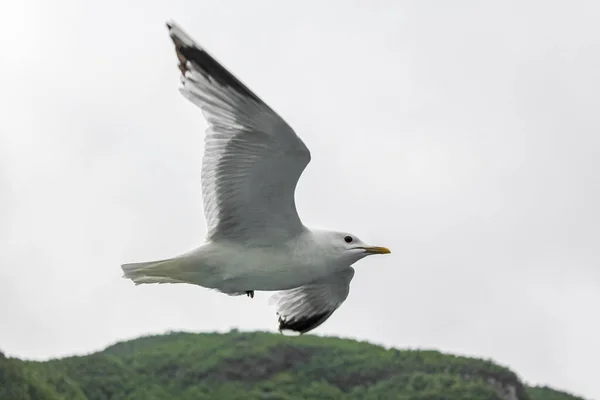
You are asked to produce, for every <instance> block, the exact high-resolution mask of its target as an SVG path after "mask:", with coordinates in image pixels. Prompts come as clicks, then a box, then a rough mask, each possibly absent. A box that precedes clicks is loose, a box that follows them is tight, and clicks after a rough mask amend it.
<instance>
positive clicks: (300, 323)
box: [279, 311, 333, 335]
mask: <svg viewBox="0 0 600 400" xmlns="http://www.w3.org/2000/svg"><path fill="white" fill-rule="evenodd" d="M331 314H333V311H326V312H323V313H319V314H315V315H309V316H306V317H300V318H292V319H289V320H286V319H284V318H282V317H281V316H279V332H282V331H292V332H295V333H299V334H301V335H302V334H304V333H307V332H309V331H312V330H313V329H315V328H317V327H318V326H319V325H321V324H322V323H323V322H325V320H326V319H327V318H329V317H330V316H331Z"/></svg>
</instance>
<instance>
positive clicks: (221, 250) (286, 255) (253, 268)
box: [123, 229, 350, 294]
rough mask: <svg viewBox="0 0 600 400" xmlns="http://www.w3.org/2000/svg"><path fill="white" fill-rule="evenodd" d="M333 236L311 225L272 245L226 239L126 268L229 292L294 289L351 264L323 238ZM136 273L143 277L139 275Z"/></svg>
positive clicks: (155, 279)
mask: <svg viewBox="0 0 600 400" xmlns="http://www.w3.org/2000/svg"><path fill="white" fill-rule="evenodd" d="M327 236H328V232H327V231H318V230H308V229H307V230H306V231H304V232H303V233H302V234H300V235H299V236H298V237H295V238H293V239H289V240H286V241H282V242H278V243H274V244H272V245H252V243H240V242H238V241H232V240H227V239H225V240H219V241H216V242H209V243H206V244H205V245H203V246H201V247H199V248H197V249H195V250H192V251H190V252H188V253H185V254H182V255H180V256H177V257H174V258H171V259H167V260H160V261H158V262H151V263H149V264H148V263H134V264H125V265H124V266H123V267H124V269H125V272H126V274H128V277H129V278H131V279H133V280H134V282H136V283H171V282H172V281H173V280H176V281H180V282H186V283H191V284H195V285H199V286H203V287H206V288H211V289H216V290H219V291H221V292H223V293H227V294H242V293H245V292H247V291H252V290H263V291H276V290H286V289H293V288H296V287H298V286H303V285H307V284H310V283H312V282H315V281H319V280H321V279H323V278H325V277H327V276H328V275H331V274H332V273H335V272H338V271H340V270H343V269H346V268H348V267H349V266H350V264H349V263H348V261H346V260H344V259H340V258H339V257H337V253H335V252H331V251H328V250H329V248H328V247H327V246H323V245H322V244H321V242H320V241H319V240H318V238H320V237H327ZM135 271H138V273H139V274H140V275H139V276H137V277H136V276H135Z"/></svg>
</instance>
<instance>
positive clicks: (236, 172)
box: [167, 22, 310, 242]
mask: <svg viewBox="0 0 600 400" xmlns="http://www.w3.org/2000/svg"><path fill="white" fill-rule="evenodd" d="M167 27H168V28H169V35H170V36H171V39H172V40H173V43H174V44H175V50H176V52H177V57H178V58H179V69H180V70H181V73H182V79H181V81H182V84H183V85H182V88H181V89H180V91H181V93H182V94H183V95H184V96H185V97H186V98H188V99H189V100H190V101H191V102H192V103H194V104H196V105H197V106H199V107H200V108H201V109H202V111H203V113H204V116H205V117H206V119H207V121H208V124H209V128H208V130H207V132H206V138H205V144H206V145H205V151H204V159H203V164H202V194H203V200H204V214H205V216H206V221H207V224H208V240H214V239H223V238H227V239H238V240H239V239H247V240H252V241H254V242H257V241H258V242H260V241H264V242H273V241H274V240H277V239H280V240H286V239H288V238H290V237H292V236H295V235H297V234H299V233H300V232H301V231H302V230H303V229H305V228H304V226H303V224H302V222H301V221H300V218H299V217H298V213H297V211H296V203H295V200H294V192H295V189H296V184H297V182H298V179H299V178H300V175H301V174H302V172H303V171H304V169H305V168H306V165H307V164H308V163H309V161H310V152H309V150H308V149H307V148H306V146H305V145H304V143H303V142H302V140H301V139H300V138H299V137H298V136H297V135H296V134H295V133H294V131H293V130H292V128H291V127H290V126H289V125H288V124H287V123H286V122H285V121H284V120H283V119H282V118H281V117H280V116H279V115H277V113H276V112H274V111H273V110H272V109H271V108H270V107H269V106H267V105H266V104H265V103H264V102H263V101H262V100H261V99H259V98H258V96H256V95H255V94H254V93H253V92H252V91H251V90H250V89H248V88H247V87H246V86H245V85H244V84H243V83H242V82H240V81H239V80H238V79H237V78H236V77H234V76H233V75H232V74H231V73H230V72H229V71H227V70H226V69H225V68H224V67H223V66H222V65H221V64H219V62H217V61H216V60H215V59H214V58H213V57H211V55H210V54H208V52H206V50H204V49H203V48H202V47H200V46H199V45H198V44H197V43H195V42H194V41H193V40H192V39H191V38H190V37H189V36H188V35H187V34H186V33H185V32H184V31H183V30H182V29H180V28H179V27H178V26H177V25H175V23H173V22H170V23H167Z"/></svg>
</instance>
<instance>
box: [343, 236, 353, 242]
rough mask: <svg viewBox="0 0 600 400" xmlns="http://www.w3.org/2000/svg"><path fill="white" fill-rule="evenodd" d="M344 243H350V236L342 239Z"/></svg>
mask: <svg viewBox="0 0 600 400" xmlns="http://www.w3.org/2000/svg"><path fill="white" fill-rule="evenodd" d="M344 241H345V242H346V243H352V236H346V237H345V238H344Z"/></svg>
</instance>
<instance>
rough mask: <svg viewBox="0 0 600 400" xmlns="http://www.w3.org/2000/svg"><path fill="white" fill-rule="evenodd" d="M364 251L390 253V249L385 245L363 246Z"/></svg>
mask: <svg viewBox="0 0 600 400" xmlns="http://www.w3.org/2000/svg"><path fill="white" fill-rule="evenodd" d="M364 249H365V251H366V252H367V253H369V254H390V253H391V251H390V249H388V248H387V247H377V246H373V247H364Z"/></svg>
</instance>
